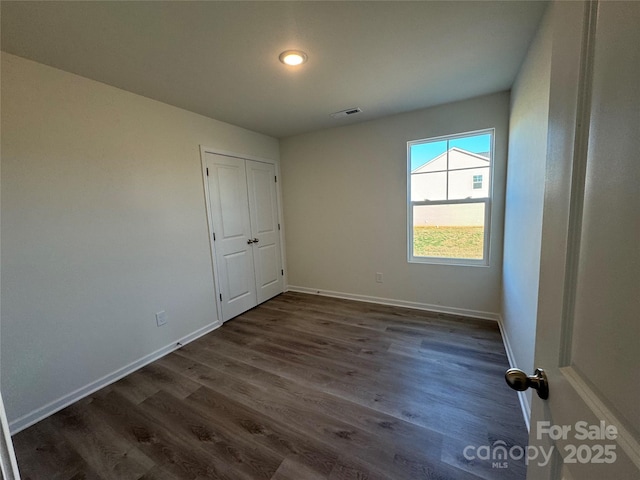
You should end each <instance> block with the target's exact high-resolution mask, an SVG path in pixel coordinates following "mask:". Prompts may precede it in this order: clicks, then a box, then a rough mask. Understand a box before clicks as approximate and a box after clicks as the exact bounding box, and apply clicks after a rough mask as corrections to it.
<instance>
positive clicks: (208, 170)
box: [207, 168, 209, 177]
mask: <svg viewBox="0 0 640 480" xmlns="http://www.w3.org/2000/svg"><path fill="white" fill-rule="evenodd" d="M208 176H209V168H207V177H208Z"/></svg>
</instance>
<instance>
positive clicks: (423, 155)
mask: <svg viewBox="0 0 640 480" xmlns="http://www.w3.org/2000/svg"><path fill="white" fill-rule="evenodd" d="M446 153H447V141H446V140H444V141H438V142H427V143H418V144H416V145H411V148H410V150H409V154H410V155H411V173H418V172H433V171H436V170H446V169H447V158H446V155H445V154H446Z"/></svg>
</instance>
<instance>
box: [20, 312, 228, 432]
mask: <svg viewBox="0 0 640 480" xmlns="http://www.w3.org/2000/svg"><path fill="white" fill-rule="evenodd" d="M221 325H222V323H221V322H215V323H210V324H209V325H205V326H204V327H202V328H199V329H198V330H196V331H195V332H193V333H190V334H189V335H186V336H185V337H182V338H180V339H178V340H176V341H175V342H172V343H170V344H169V345H166V346H164V347H162V348H159V349H158V350H156V351H155V352H151V353H150V354H148V355H145V356H144V357H141V358H139V359H138V360H135V361H133V362H131V363H129V364H128V365H125V366H124V367H122V368H119V369H117V370H115V371H113V372H111V373H109V374H107V375H105V376H103V377H102V378H99V379H97V380H95V381H93V382H91V383H89V384H88V385H85V386H84V387H80V388H78V389H77V390H75V391H73V392H71V393H68V394H66V395H63V396H62V397H60V398H58V399H57V400H54V401H53V402H50V403H47V404H46V405H44V406H42V407H40V408H38V409H36V410H34V411H32V412H29V413H27V414H25V415H23V416H21V417H19V418H17V419H16V420H14V421H12V422H11V423H10V424H9V429H10V430H11V435H15V434H16V433H18V432H20V431H21V430H24V429H25V428H28V427H30V426H31V425H34V424H35V423H38V422H39V421H40V420H43V419H45V418H47V417H49V416H50V415H53V414H54V413H56V412H58V411H60V410H62V409H63V408H65V407H68V406H69V405H71V404H72V403H75V402H77V401H78V400H80V399H82V398H84V397H86V396H88V395H91V394H92V393H94V392H97V391H98V390H100V389H101V388H104V387H106V386H107V385H110V384H112V383H114V382H117V381H118V380H120V379H121V378H123V377H126V376H127V375H129V374H131V373H133V372H135V371H136V370H139V369H140V368H142V367H144V366H145V365H148V364H150V363H151V362H153V361H155V360H157V359H159V358H161V357H164V356H165V355H167V354H168V353H171V352H173V351H174V350H177V349H178V348H180V347H181V346H183V345H186V344H187V343H190V342H193V341H194V340H196V339H198V338H200V337H201V336H203V335H206V334H207V333H209V332H211V331H213V330H215V329H216V328H218V327H219V326H221Z"/></svg>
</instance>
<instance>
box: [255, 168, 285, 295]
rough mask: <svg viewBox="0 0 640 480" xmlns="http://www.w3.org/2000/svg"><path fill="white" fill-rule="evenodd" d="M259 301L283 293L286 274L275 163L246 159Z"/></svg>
mask: <svg viewBox="0 0 640 480" xmlns="http://www.w3.org/2000/svg"><path fill="white" fill-rule="evenodd" d="M246 172H247V188H248V196H249V209H250V220H251V232H252V235H253V240H254V242H255V240H257V242H255V243H254V244H253V253H254V268H255V278H256V290H257V297H258V303H261V302H264V301H265V300H268V299H269V298H271V297H274V296H275V295H278V294H280V293H282V290H283V283H284V282H283V275H282V259H281V251H280V226H279V223H278V196H277V183H276V169H275V165H273V164H270V163H262V162H255V161H252V160H247V161H246Z"/></svg>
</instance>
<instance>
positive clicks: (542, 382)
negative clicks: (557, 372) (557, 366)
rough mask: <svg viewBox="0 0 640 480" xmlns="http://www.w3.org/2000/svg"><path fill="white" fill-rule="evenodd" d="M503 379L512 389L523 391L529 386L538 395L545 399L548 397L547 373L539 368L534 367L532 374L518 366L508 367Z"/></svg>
mask: <svg viewBox="0 0 640 480" xmlns="http://www.w3.org/2000/svg"><path fill="white" fill-rule="evenodd" d="M504 379H505V380H506V381H507V384H508V385H509V386H510V387H511V388H513V389H514V390H518V391H519V392H524V391H525V390H526V389H527V388H529V387H531V388H533V389H535V390H536V391H537V392H538V396H539V397H540V398H541V399H543V400H546V399H547V398H549V382H548V380H547V374H546V373H544V370H543V369H541V368H536V371H535V372H534V373H533V375H527V374H526V373H524V372H523V371H522V370H520V369H519V368H510V369H509V370H507V372H506V373H505V374H504Z"/></svg>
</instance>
